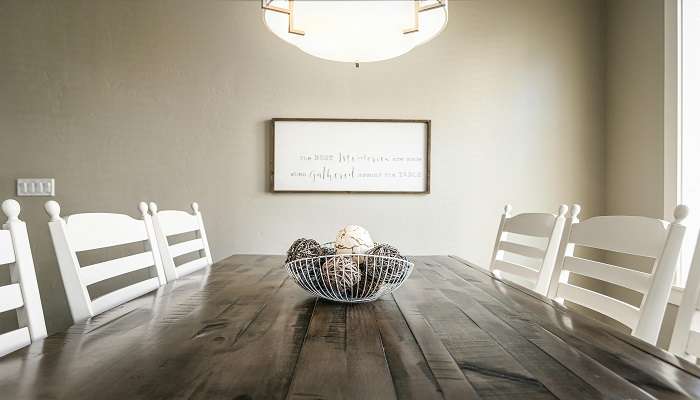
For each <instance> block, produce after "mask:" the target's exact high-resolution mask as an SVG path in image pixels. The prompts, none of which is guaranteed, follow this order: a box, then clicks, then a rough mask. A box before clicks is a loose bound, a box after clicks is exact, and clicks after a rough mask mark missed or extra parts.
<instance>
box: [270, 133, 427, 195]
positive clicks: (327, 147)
mask: <svg viewBox="0 0 700 400" xmlns="http://www.w3.org/2000/svg"><path fill="white" fill-rule="evenodd" d="M274 124H275V138H274V146H275V149H274V154H275V156H274V158H275V159H274V190H276V191H338V192H344V191H356V192H418V193H419V192H426V191H427V188H428V176H427V171H428V160H427V146H428V140H429V139H428V127H427V123H425V122H365V121H361V122H356V121H352V122H346V121H274Z"/></svg>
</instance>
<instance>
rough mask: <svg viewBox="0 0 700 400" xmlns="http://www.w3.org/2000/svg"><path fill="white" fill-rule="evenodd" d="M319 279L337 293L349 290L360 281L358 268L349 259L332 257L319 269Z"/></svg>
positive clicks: (360, 276)
mask: <svg viewBox="0 0 700 400" xmlns="http://www.w3.org/2000/svg"><path fill="white" fill-rule="evenodd" d="M321 279H323V283H324V284H325V285H326V286H327V288H328V289H330V290H333V291H336V292H338V293H342V292H346V291H348V290H351V289H352V288H353V286H355V285H357V283H358V282H359V281H360V279H362V273H361V272H360V267H359V266H358V265H357V263H356V262H354V261H353V260H352V258H350V257H332V258H329V259H328V261H326V263H325V264H323V266H322V267H321Z"/></svg>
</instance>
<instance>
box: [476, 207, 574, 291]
mask: <svg viewBox="0 0 700 400" xmlns="http://www.w3.org/2000/svg"><path fill="white" fill-rule="evenodd" d="M512 210H513V207H512V206H511V205H510V204H508V205H506V206H505V208H504V212H503V215H502V216H501V223H500V225H499V227H498V234H497V235H496V244H495V245H494V249H493V255H492V257H491V264H490V267H491V268H490V269H491V272H492V273H493V274H494V275H495V276H497V277H498V278H501V279H504V278H505V279H509V277H511V279H509V280H513V279H512V278H515V279H514V281H515V283H518V284H521V285H522V286H525V287H527V288H528V289H532V290H534V291H535V292H537V293H540V294H542V295H546V294H547V290H548V288H549V281H550V278H551V276H552V272H553V271H554V263H555V262H556V258H557V251H558V249H559V244H560V242H561V235H562V232H563V230H564V224H565V221H566V218H565V215H566V212H567V210H568V207H567V206H566V205H561V206H560V207H559V213H558V214H548V213H525V214H518V215H514V216H511V211H512ZM511 234H517V235H521V236H523V237H524V238H528V237H529V238H543V239H545V240H546V243H545V244H544V245H543V247H538V246H533V245H529V244H523V243H517V242H515V241H513V240H512V239H511V237H512V235H511ZM507 253H511V254H515V255H517V256H520V257H525V258H527V259H530V260H532V261H533V263H532V264H533V265H531V266H526V265H522V264H519V263H516V262H515V261H512V260H511V261H506V260H505V258H506V254H507Z"/></svg>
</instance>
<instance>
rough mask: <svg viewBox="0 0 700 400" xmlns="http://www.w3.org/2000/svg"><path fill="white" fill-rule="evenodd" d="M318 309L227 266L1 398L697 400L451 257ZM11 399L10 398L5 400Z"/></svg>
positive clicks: (31, 351)
mask: <svg viewBox="0 0 700 400" xmlns="http://www.w3.org/2000/svg"><path fill="white" fill-rule="evenodd" d="M412 260H413V261H415V263H416V268H415V269H414V272H413V274H412V276H411V277H410V278H409V280H408V281H407V282H406V284H405V285H404V286H403V287H401V288H400V289H399V290H397V291H396V292H395V293H394V294H393V295H389V296H385V297H384V298H382V299H380V300H378V301H376V302H374V303H369V304H356V305H344V304H337V303H329V302H325V301H321V300H318V301H317V300H316V299H314V298H312V297H310V296H309V295H308V294H307V293H306V292H304V291H303V290H301V289H300V288H298V287H297V286H296V285H295V284H294V282H293V281H291V280H290V279H288V278H287V274H286V272H285V270H284V268H282V262H283V258H282V257H279V256H232V257H230V258H228V259H226V260H224V261H222V262H219V263H216V264H215V265H214V266H212V268H211V270H207V271H204V272H201V273H197V274H193V275H190V276H188V277H185V278H183V279H181V280H179V281H177V282H174V283H171V284H168V285H166V286H164V287H162V288H161V289H159V290H158V291H157V292H154V293H153V294H149V295H146V296H143V297H141V298H139V299H136V300H134V301H131V302H129V303H127V304H125V305H123V306H120V307H118V308H116V309H113V310H110V311H108V312H106V313H104V314H101V315H99V316H97V317H94V318H92V319H90V320H88V321H86V322H84V323H80V324H76V325H74V326H72V327H71V328H70V329H69V330H68V331H66V332H61V333H57V334H54V335H52V336H50V337H48V338H47V339H45V340H43V341H40V342H37V343H34V344H32V345H31V346H29V347H28V348H25V349H23V350H20V351H18V352H15V353H13V354H10V355H9V356H7V357H5V358H3V359H2V360H0V397H1V398H3V399H4V398H12V399H25V398H26V399H35V398H41V399H71V400H74V399H100V400H109V399H238V400H243V399H282V398H290V399H341V398H345V399H363V400H367V399H394V398H401V399H441V398H445V399H471V398H474V399H477V398H481V399H508V400H516V399H556V398H559V399H602V398H605V399H623V398H624V399H653V398H658V399H693V398H695V399H697V398H700V371H699V370H698V369H697V368H696V367H694V366H692V365H690V364H688V363H686V362H684V361H682V360H680V359H677V358H675V357H673V356H671V355H670V354H668V353H666V352H664V351H661V350H658V349H656V348H654V347H652V346H649V345H646V344H645V343H643V342H641V341H639V340H636V339H634V338H632V337H629V336H627V335H624V334H621V333H617V332H615V331H613V330H611V329H609V328H607V327H604V326H603V325H602V324H600V323H598V322H596V321H593V320H591V319H589V318H587V317H584V316H582V315H581V314H578V313H576V312H574V311H572V310H568V309H566V308H564V307H561V306H558V305H556V304H553V303H552V302H550V301H549V300H547V299H545V298H542V297H541V296H537V295H535V294H532V293H526V292H524V291H521V290H519V289H517V288H515V287H513V286H510V285H508V284H505V283H503V282H501V281H499V280H497V279H495V278H493V277H492V276H490V275H489V274H488V273H486V272H484V271H482V270H480V269H478V268H476V267H473V266H470V265H468V263H466V262H464V261H462V260H459V259H457V258H454V257H448V256H435V257H415V258H412ZM6 396H9V397H6Z"/></svg>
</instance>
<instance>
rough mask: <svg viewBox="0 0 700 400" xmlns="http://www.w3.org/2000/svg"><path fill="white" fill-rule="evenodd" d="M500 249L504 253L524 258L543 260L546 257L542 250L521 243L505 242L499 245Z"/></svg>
mask: <svg viewBox="0 0 700 400" xmlns="http://www.w3.org/2000/svg"><path fill="white" fill-rule="evenodd" d="M498 247H499V248H500V249H501V250H503V251H507V252H508V253H513V254H517V255H520V256H523V257H529V258H543V257H544V256H545V251H544V250H542V249H540V248H537V247H532V246H527V245H524V244H520V243H513V242H508V241H505V240H504V241H502V242H501V243H500V244H499V245H498Z"/></svg>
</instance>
